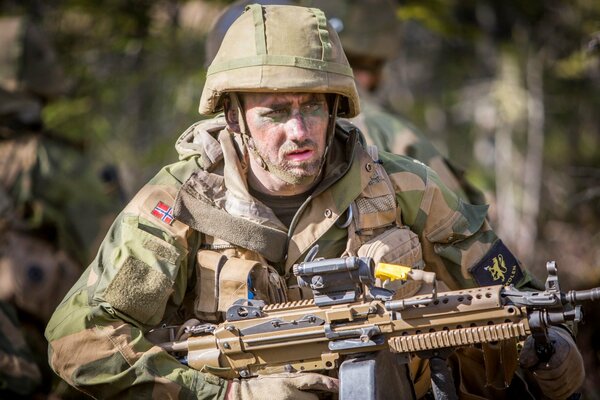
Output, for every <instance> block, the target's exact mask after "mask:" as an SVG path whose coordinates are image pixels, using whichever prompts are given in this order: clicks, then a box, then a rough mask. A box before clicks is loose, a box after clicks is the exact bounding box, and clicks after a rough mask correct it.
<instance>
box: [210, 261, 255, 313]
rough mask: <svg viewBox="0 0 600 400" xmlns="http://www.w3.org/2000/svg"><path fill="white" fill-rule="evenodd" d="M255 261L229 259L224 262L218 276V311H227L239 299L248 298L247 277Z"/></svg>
mask: <svg viewBox="0 0 600 400" xmlns="http://www.w3.org/2000/svg"><path fill="white" fill-rule="evenodd" d="M257 266H261V264H260V263H259V262H257V261H251V260H242V259H239V258H231V259H229V260H227V262H225V265H223V268H222V269H221V274H220V275H219V308H218V310H219V311H223V312H225V311H227V309H228V308H229V307H230V306H231V305H232V304H233V303H234V302H235V301H236V300H239V299H246V298H248V275H249V274H250V272H251V271H252V269H253V268H254V267H257Z"/></svg>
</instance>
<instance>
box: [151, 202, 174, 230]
mask: <svg viewBox="0 0 600 400" xmlns="http://www.w3.org/2000/svg"><path fill="white" fill-rule="evenodd" d="M152 215H154V216H155V217H156V218H158V219H160V220H161V221H163V222H165V223H167V224H169V225H171V224H172V223H173V220H174V219H175V217H173V208H172V207H169V206H168V205H166V204H165V203H163V202H162V201H159V202H158V204H157V205H156V207H154V210H152Z"/></svg>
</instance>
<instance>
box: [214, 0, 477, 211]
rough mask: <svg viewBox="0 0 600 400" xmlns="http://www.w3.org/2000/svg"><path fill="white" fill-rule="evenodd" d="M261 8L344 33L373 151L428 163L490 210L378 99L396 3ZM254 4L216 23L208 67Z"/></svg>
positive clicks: (395, 36)
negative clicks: (306, 10) (300, 12)
mask: <svg viewBox="0 0 600 400" xmlns="http://www.w3.org/2000/svg"><path fill="white" fill-rule="evenodd" d="M256 2H257V3H259V4H264V5H268V4H282V5H291V4H294V3H296V4H300V5H303V6H308V5H314V6H316V7H321V8H322V9H323V11H324V12H325V14H326V15H327V16H328V18H329V22H330V23H331V25H332V27H333V28H334V29H335V30H336V32H337V33H338V35H339V37H340V40H341V42H342V47H343V48H344V52H345V53H346V56H347V58H348V62H349V63H350V66H351V67H352V70H353V73H354V78H355V81H356V84H357V89H358V92H359V95H360V103H361V105H360V107H361V113H360V114H359V115H358V116H356V117H354V118H351V119H350V121H352V123H353V124H355V125H356V126H357V127H358V128H359V129H360V131H361V133H362V134H363V136H364V140H365V141H366V143H367V144H368V145H374V146H377V148H378V149H380V150H383V151H388V152H391V153H394V154H400V155H407V156H410V157H413V158H416V159H417V160H419V161H422V162H423V163H425V164H426V165H427V166H429V167H431V168H432V169H433V170H434V171H435V172H437V174H438V175H439V177H440V179H442V182H444V184H446V186H448V187H449V188H450V189H451V190H452V191H454V192H455V193H456V194H457V195H458V196H459V197H460V198H461V199H462V200H464V201H467V202H469V203H471V204H485V203H486V200H485V196H484V195H483V193H482V192H481V191H480V190H479V189H477V188H476V187H475V186H473V185H472V184H471V183H470V182H469V181H468V180H467V179H466V177H465V172H464V171H463V170H462V169H461V168H459V167H458V166H457V165H456V164H454V163H452V162H451V161H450V160H448V159H447V158H446V157H444V156H443V155H442V154H441V153H440V152H439V151H438V150H437V149H436V148H435V146H434V145H433V144H432V143H431V142H430V141H429V139H427V137H426V136H425V135H424V134H423V132H421V131H420V130H419V129H417V128H416V127H415V126H414V124H412V123H411V122H410V121H408V119H406V118H405V117H403V116H401V115H398V114H392V113H390V112H389V111H387V110H386V109H385V108H384V107H383V106H381V105H380V104H379V103H378V100H377V99H376V97H375V96H374V94H375V92H376V91H377V90H378V89H379V87H380V84H381V81H382V71H383V67H384V66H385V64H386V63H387V62H388V61H390V60H391V59H393V58H394V57H395V56H396V55H397V49H398V41H399V38H400V34H399V29H398V27H399V22H398V20H397V18H396V16H395V11H396V10H395V8H394V2H393V1H390V0H360V1H358V0H356V1H354V0H329V1H327V2H315V1H311V0H296V1H292V0H287V1H286V0H261V1H256ZM251 3H253V1H251V0H239V1H236V2H235V3H233V4H232V5H230V6H229V7H227V9H226V10H225V11H224V12H223V13H222V14H221V15H220V16H219V18H218V19H217V21H216V22H215V24H214V26H213V28H212V29H211V32H210V33H209V35H208V37H207V40H206V46H205V50H206V51H205V59H206V61H207V63H208V64H210V62H211V61H212V60H213V59H214V57H215V55H216V53H217V50H218V49H219V45H220V44H221V41H222V40H223V36H225V32H226V31H227V28H228V27H229V26H230V25H231V23H232V22H233V21H234V20H235V18H237V17H238V16H239V15H240V14H241V13H242V11H243V10H244V7H245V6H246V5H248V4H251Z"/></svg>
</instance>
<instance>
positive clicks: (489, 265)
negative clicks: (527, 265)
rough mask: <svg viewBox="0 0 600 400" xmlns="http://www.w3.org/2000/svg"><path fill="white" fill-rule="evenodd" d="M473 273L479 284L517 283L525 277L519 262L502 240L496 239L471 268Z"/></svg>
mask: <svg viewBox="0 0 600 400" xmlns="http://www.w3.org/2000/svg"><path fill="white" fill-rule="evenodd" d="M471 275H473V279H475V282H477V284H478V285H479V286H492V285H511V284H513V285H516V284H518V283H519V282H520V281H521V280H522V279H523V271H522V270H521V266H520V265H519V262H518V261H517V259H516V257H515V256H514V255H513V254H512V253H511V252H510V250H509V249H508V248H507V247H506V246H505V245H504V243H502V240H498V241H496V243H494V245H493V246H492V248H491V249H490V250H489V251H488V252H487V253H486V255H485V256H484V257H483V258H482V259H481V260H480V261H479V262H478V263H477V264H476V265H475V266H474V267H473V268H471Z"/></svg>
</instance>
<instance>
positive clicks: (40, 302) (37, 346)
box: [0, 17, 114, 392]
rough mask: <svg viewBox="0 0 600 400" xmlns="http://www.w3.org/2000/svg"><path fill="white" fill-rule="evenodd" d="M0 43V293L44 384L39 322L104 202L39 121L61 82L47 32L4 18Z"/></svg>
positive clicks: (82, 260) (77, 153) (72, 155)
mask: <svg viewBox="0 0 600 400" xmlns="http://www.w3.org/2000/svg"><path fill="white" fill-rule="evenodd" d="M0 48H2V49H3V51H1V52H0V300H1V301H3V302H6V303H10V304H11V305H12V306H14V308H15V310H16V313H17V315H18V319H19V320H20V323H21V329H22V330H23V333H24V334H25V337H26V339H27V342H28V343H29V345H30V347H31V351H32V353H33V356H34V357H35V359H36V361H37V362H38V364H39V366H40V369H41V371H42V372H43V373H44V374H43V377H44V380H43V382H42V387H37V388H36V386H34V385H31V386H30V387H29V389H31V390H34V389H39V390H41V391H46V392H47V391H49V390H50V381H51V380H52V378H53V377H54V374H53V373H52V371H51V370H50V369H49V367H48V363H47V355H46V347H47V344H46V342H45V339H44V337H43V330H44V327H45V325H46V323H47V322H48V320H49V319H50V316H51V314H52V312H53V311H54V309H55V308H56V306H57V305H58V303H59V302H60V300H61V299H62V297H63V296H64V295H65V294H66V292H67V290H68V289H69V288H70V287H71V286H72V285H73V283H74V282H75V281H76V280H77V277H78V276H79V275H80V274H81V271H82V269H83V266H84V265H85V264H87V263H89V260H90V258H89V257H88V253H87V251H89V250H90V249H89V247H90V246H91V244H92V242H93V240H94V236H95V235H96V234H97V232H98V229H99V226H98V221H99V219H100V216H101V215H104V213H108V211H109V208H110V203H109V201H108V198H109V197H108V194H107V193H105V188H106V186H105V185H104V184H103V183H102V182H101V181H100V179H99V178H98V177H97V175H96V174H94V173H93V172H92V171H91V170H90V168H88V166H87V160H86V159H85V157H84V154H83V152H82V148H81V146H80V144H78V143H73V142H71V141H68V140H66V139H64V138H61V137H60V136H59V135H57V134H55V133H53V132H49V131H48V130H46V129H44V127H43V123H42V109H43V107H44V105H45V104H46V103H47V102H48V101H51V100H53V99H55V98H57V97H58V96H60V95H61V94H64V92H65V90H66V83H65V82H66V79H65V76H64V73H63V71H62V69H61V68H60V66H59V64H58V62H57V59H56V55H55V53H54V52H53V50H52V48H51V47H50V46H49V43H48V42H47V39H46V37H45V36H44V34H43V33H42V32H41V31H40V30H39V29H38V27H37V26H36V25H35V24H33V23H31V22H30V21H29V20H28V19H26V18H24V17H3V18H0ZM5 50H6V51H5ZM104 199H106V200H104ZM103 201H104V203H103ZM113 218H114V214H113ZM75 220H77V224H76V223H75ZM6 326H8V325H5V324H3V325H2V327H6ZM12 336H13V335H12V334H11V335H9V334H8V333H6V332H4V335H3V337H2V339H1V340H4V339H6V338H10V337H12ZM38 373H39V371H38ZM9 378H10V376H9ZM9 386H11V385H9Z"/></svg>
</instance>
